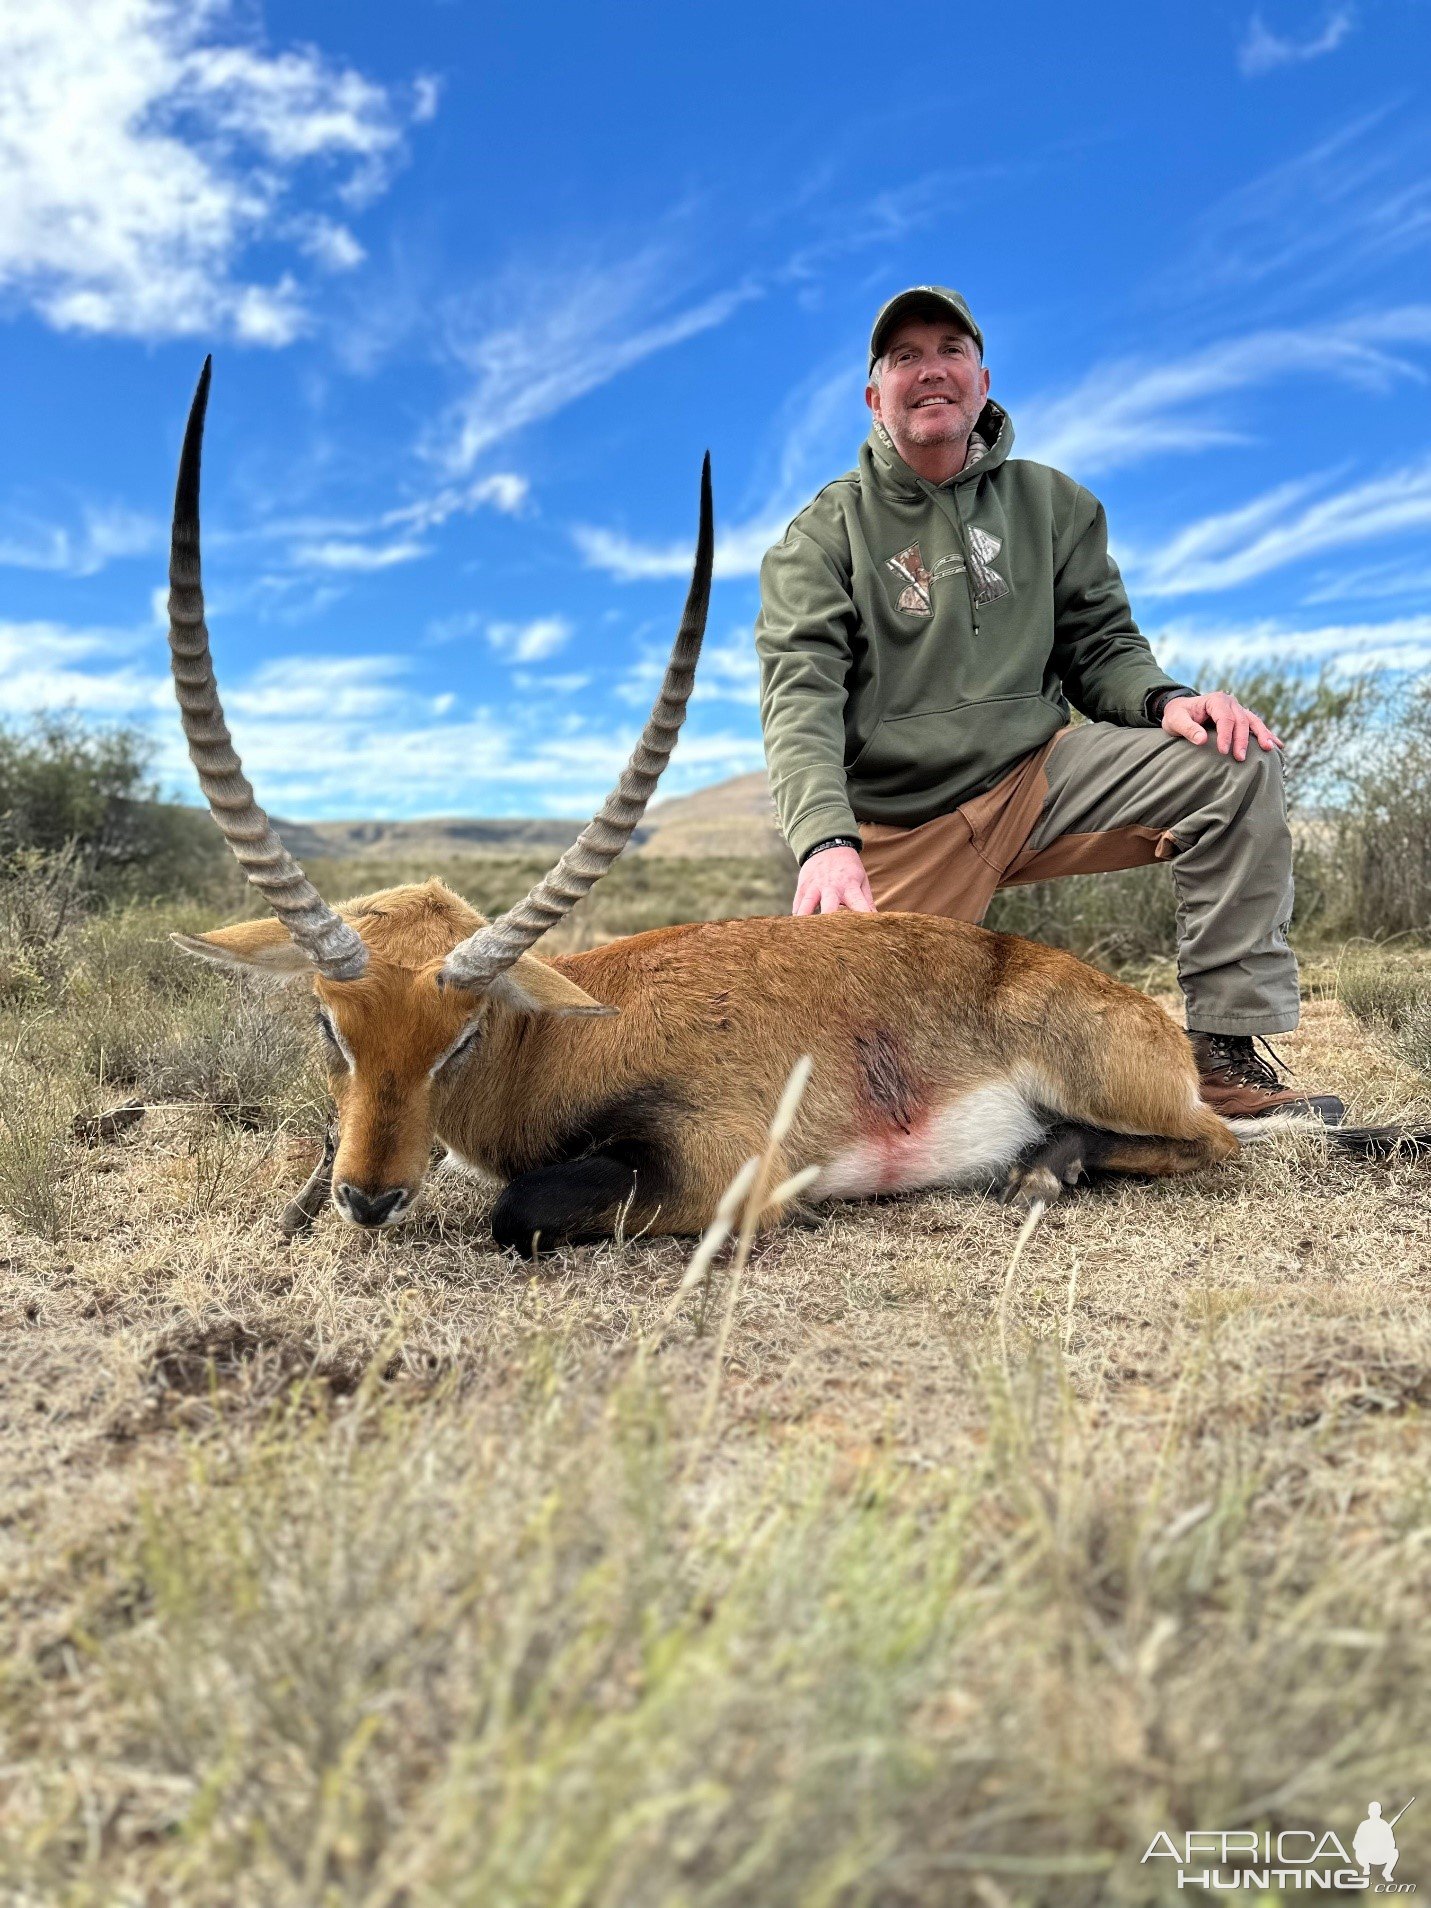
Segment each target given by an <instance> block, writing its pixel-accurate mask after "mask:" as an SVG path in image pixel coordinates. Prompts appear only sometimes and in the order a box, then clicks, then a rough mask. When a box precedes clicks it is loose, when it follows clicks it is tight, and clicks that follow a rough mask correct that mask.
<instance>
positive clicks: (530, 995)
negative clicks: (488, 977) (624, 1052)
mask: <svg viewBox="0 0 1431 1908" xmlns="http://www.w3.org/2000/svg"><path fill="white" fill-rule="evenodd" d="M487 991H488V993H489V995H490V996H491V998H492V999H493V1000H495V1001H498V1002H500V1004H501V1005H502V1006H503V1007H510V1008H513V1009H514V1010H515V1011H516V1012H517V1013H519V1014H568V1015H581V1016H584V1017H585V1018H586V1019H588V1020H592V1019H595V1018H597V1017H598V1016H602V1015H610V1014H617V1013H620V1011H621V1010H620V1008H619V1007H603V1006H602V1004H601V1002H600V1001H599V1000H593V999H592V998H591V995H590V994H588V993H584V992H583V990H582V989H581V988H580V987H578V986H577V984H576V982H575V981H569V980H568V979H567V977H566V975H565V974H559V973H558V972H557V970H556V969H555V968H554V967H548V966H547V964H546V962H545V961H539V960H538V959H537V957H536V955H535V954H519V955H518V956H517V959H516V961H515V962H514V963H513V965H512V966H511V967H509V968H508V969H507V971H506V973H505V974H499V975H498V976H497V978H496V980H494V981H493V983H492V985H491V986H490V987H489V988H488V990H487Z"/></svg>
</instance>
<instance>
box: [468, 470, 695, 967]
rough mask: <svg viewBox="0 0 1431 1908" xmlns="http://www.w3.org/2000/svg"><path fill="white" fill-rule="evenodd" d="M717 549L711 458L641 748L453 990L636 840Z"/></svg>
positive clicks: (479, 939)
mask: <svg viewBox="0 0 1431 1908" xmlns="http://www.w3.org/2000/svg"><path fill="white" fill-rule="evenodd" d="M714 546H715V533H714V530H713V528H712V520H711V460H710V453H709V452H707V454H706V459H705V462H704V463H703V464H702V466H701V521H700V532H699V535H698V536H697V539H696V563H695V569H694V571H693V573H692V576H691V587H690V592H689V594H688V595H687V597H686V607H685V610H684V611H683V613H682V615H681V626H680V628H679V629H678V630H677V632H676V640H675V643H674V645H673V646H672V649H671V659H670V661H669V662H668V663H667V664H666V674H665V679H664V680H663V682H662V684H661V693H660V695H659V696H657V698H656V704H655V707H654V708H653V709H652V711H651V714H650V717H649V718H648V720H647V723H646V727H645V728H644V729H643V730H642V732H641V740H640V741H639V742H638V743H637V744H636V747H635V748H634V749H633V750H632V752H631V759H630V760H629V761H628V762H627V764H626V767H625V768H624V769H623V770H622V773H621V779H620V781H619V782H618V783H617V784H616V786H615V788H614V789H612V791H611V793H610V794H609V795H608V796H607V798H606V800H605V801H604V802H603V803H602V805H601V807H600V809H599V810H598V812H597V813H596V815H595V816H594V817H593V818H592V820H591V821H589V822H588V823H587V825H586V827H585V828H583V829H582V831H581V833H580V834H579V835H578V836H577V838H576V842H575V844H574V845H573V846H572V847H570V848H568V849H567V851H566V853H565V854H564V855H563V856H562V858H561V860H560V861H559V862H558V863H557V864H556V866H555V867H554V868H553V869H552V871H551V873H550V874H548V875H546V876H544V877H543V879H542V880H541V881H539V882H538V883H537V885H536V887H534V888H533V889H532V890H531V892H530V893H529V894H528V895H527V897H526V899H525V900H523V901H519V902H518V903H517V905H516V907H514V908H511V909H509V910H508V912H507V913H506V914H504V915H502V916H500V918H499V919H497V920H495V921H493V922H491V923H490V924H489V925H488V926H486V927H483V928H479V929H478V930H477V932H476V933H475V934H473V935H471V936H469V938H468V939H467V940H465V941H463V942H462V943H461V945H460V946H458V947H455V948H453V950H452V952H451V953H450V954H449V955H448V957H447V959H446V961H445V962H444V963H443V968H442V979H443V981H444V982H446V983H447V984H448V985H449V986H452V987H464V988H470V989H471V990H472V991H473V992H474V993H480V992H481V991H482V990H483V989H484V988H487V987H490V986H491V984H492V982H493V981H494V980H496V978H497V976H498V975H499V974H502V973H505V972H506V970H507V969H508V968H509V967H510V966H511V965H512V963H513V962H514V961H515V960H516V959H517V958H518V956H519V955H522V954H525V953H526V951H527V949H528V948H529V947H530V946H531V945H532V943H533V942H534V941H537V940H540V938H541V937H542V935H543V934H545V933H546V931H547V929H548V928H550V927H554V926H555V925H556V923H557V922H558V921H560V920H561V919H562V917H563V916H564V915H566V914H569V913H570V912H571V910H572V908H573V907H575V905H576V903H577V902H578V901H579V900H580V899H581V897H582V896H583V895H584V894H586V893H588V892H589V891H590V889H591V888H593V887H594V886H595V885H596V883H597V882H598V881H599V880H600V879H601V877H602V875H604V874H605V873H606V870H607V869H608V868H609V867H610V866H611V864H612V862H613V861H615V859H616V857H617V856H618V855H619V854H620V853H621V850H622V849H623V848H624V847H625V846H626V844H627V842H628V841H629V840H630V839H631V835H632V831H633V830H634V829H635V827H636V824H637V822H639V821H640V819H641V817H642V815H643V814H644V812H645V809H646V804H647V802H648V801H649V800H650V799H651V792H652V790H653V789H654V788H655V786H656V784H657V782H658V781H659V780H660V779H661V771H662V769H663V768H665V766H666V764H667V762H669V761H670V759H671V751H672V749H674V748H675V746H676V734H677V731H678V730H679V729H680V726H681V723H682V722H683V721H684V720H685V714H686V702H687V700H688V699H689V697H690V693H691V684H692V682H693V681H694V679H695V673H696V658H697V657H698V656H699V655H700V653H701V637H702V636H703V635H704V633H705V627H706V610H707V608H708V607H709V605H710V594H711V559H712V554H713V550H714Z"/></svg>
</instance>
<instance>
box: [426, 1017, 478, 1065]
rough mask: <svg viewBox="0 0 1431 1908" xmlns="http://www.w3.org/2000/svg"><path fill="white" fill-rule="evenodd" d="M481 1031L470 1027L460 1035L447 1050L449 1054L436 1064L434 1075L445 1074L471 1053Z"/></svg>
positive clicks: (445, 1054) (444, 1055)
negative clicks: (465, 1055) (449, 1068)
mask: <svg viewBox="0 0 1431 1908" xmlns="http://www.w3.org/2000/svg"><path fill="white" fill-rule="evenodd" d="M481 1031H482V1030H481V1028H480V1027H469V1028H468V1029H467V1031H466V1033H464V1034H459V1036H458V1037H457V1039H456V1040H455V1041H454V1042H453V1044H452V1045H451V1046H450V1047H449V1048H448V1049H447V1052H446V1053H444V1054H443V1055H442V1056H441V1058H440V1059H439V1060H438V1061H437V1062H436V1064H435V1065H434V1067H433V1069H432V1071H433V1072H434V1073H445V1072H446V1070H447V1069H448V1067H450V1066H453V1065H455V1064H456V1062H457V1061H459V1060H460V1059H461V1058H462V1056H463V1055H464V1054H466V1053H470V1052H471V1051H472V1048H473V1046H474V1045H475V1044H476V1040H477V1036H478V1034H479V1033H480V1032H481Z"/></svg>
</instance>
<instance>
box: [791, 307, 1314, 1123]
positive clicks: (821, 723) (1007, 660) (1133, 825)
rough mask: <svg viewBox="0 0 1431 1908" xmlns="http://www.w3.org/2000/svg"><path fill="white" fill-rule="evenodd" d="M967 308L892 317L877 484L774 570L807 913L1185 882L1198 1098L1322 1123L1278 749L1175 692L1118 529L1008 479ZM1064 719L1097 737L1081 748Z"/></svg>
mask: <svg viewBox="0 0 1431 1908" xmlns="http://www.w3.org/2000/svg"><path fill="white" fill-rule="evenodd" d="M983 359H984V338H983V334H982V332H981V331H980V329H979V327H978V325H977V324H976V323H975V322H974V319H973V316H972V315H971V313H970V311H969V307H968V305H967V304H966V303H965V301H964V299H963V298H962V297H961V296H960V294H959V293H958V292H955V291H950V290H948V289H947V288H946V287H944V286H940V285H920V286H915V287H913V288H912V289H911V290H909V291H904V292H901V293H899V295H898V296H897V297H895V298H892V299H891V300H890V301H889V303H888V304H886V305H885V306H884V308H883V309H882V310H881V311H880V313H879V315H878V317H877V318H876V319H875V323H874V329H873V332H872V333H871V337H870V358H869V383H868V386H867V389H866V392H865V399H866V402H867V403H868V405H869V407H870V410H871V411H872V412H873V414H874V418H873V426H872V429H871V431H870V435H869V437H868V439H867V440H866V442H865V444H864V446H863V448H862V449H861V451H860V458H859V465H858V467H857V468H856V469H855V470H853V471H851V472H849V473H848V474H847V475H846V476H844V477H840V478H837V479H836V480H835V482H834V483H832V484H828V485H826V487H825V488H824V489H823V490H822V491H821V492H820V493H819V495H818V496H817V497H816V498H815V499H814V501H813V502H812V503H810V504H809V505H808V506H807V507H806V508H805V509H804V510H803V511H801V513H800V515H799V516H798V517H796V519H795V520H794V522H793V523H792V524H791V525H790V528H789V529H788V530H787V531H786V533H785V536H784V538H783V540H782V541H781V542H780V543H778V544H777V545H776V546H775V548H774V549H773V550H771V551H770V552H769V553H768V554H767V556H766V558H765V561H764V563H763V565H762V566H761V572H760V588H761V611H760V618H759V621H758V622H757V625H756V637H755V640H756V648H757V650H758V652H759V656H760V664H761V721H762V724H763V727H764V732H765V749H766V757H767V760H768V762H769V765H770V785H771V792H772V794H773V795H774V798H775V804H776V808H777V811H778V813H779V816H780V822H781V826H782V828H783V829H784V832H785V837H786V839H787V841H788V842H789V843H790V846H791V848H792V850H793V851H794V853H795V855H796V858H797V859H798V861H799V863H800V875H799V885H798V887H797V889H796V895H795V912H796V913H797V914H814V913H818V912H829V911H831V910H833V909H836V908H852V909H855V910H857V911H872V910H874V909H875V908H876V907H878V908H900V909H908V910H911V911H915V912H920V913H928V914H945V915H950V916H952V917H954V918H955V919H959V920H967V921H980V920H982V919H983V917H984V913H985V911H986V909H987V908H988V905H989V902H990V901H991V899H992V898H993V895H994V892H995V890H996V889H998V888H1000V887H1003V886H1006V885H1008V884H1011V883H1016V882H1027V881H1044V880H1048V879H1049V878H1050V877H1052V876H1055V875H1060V874H1073V873H1077V872H1087V871H1091V870H1095V869H1113V868H1132V867H1137V866H1139V865H1142V864H1144V863H1147V862H1152V861H1169V862H1170V863H1171V866H1172V873H1173V880H1174V882H1175V884H1176V886H1177V891H1178V973H1179V979H1180V981H1181V985H1182V990H1183V994H1184V997H1185V1000H1186V1005H1187V1015H1188V1022H1187V1024H1188V1031H1189V1035H1190V1037H1191V1039H1192V1041H1193V1045H1194V1049H1195V1051H1196V1053H1197V1057H1198V1065H1199V1071H1200V1073H1201V1075H1202V1081H1203V1095H1204V1098H1205V1099H1206V1100H1207V1102H1208V1104H1209V1105H1211V1106H1213V1107H1215V1108H1216V1109H1217V1111H1219V1112H1221V1113H1224V1114H1226V1115H1227V1116H1229V1117H1233V1116H1237V1115H1241V1116H1246V1115H1248V1114H1254V1115H1255V1114H1259V1113H1267V1112H1273V1111H1282V1110H1287V1109H1289V1108H1294V1109H1300V1110H1305V1109H1307V1108H1311V1109H1314V1110H1315V1111H1316V1112H1318V1113H1320V1114H1321V1116H1322V1117H1323V1118H1325V1119H1329V1120H1337V1119H1340V1117H1341V1113H1342V1108H1341V1103H1340V1102H1339V1101H1337V1100H1334V1099H1332V1098H1331V1097H1330V1096H1323V1097H1318V1098H1313V1099H1308V1098H1306V1097H1305V1096H1303V1095H1301V1094H1298V1093H1295V1092H1293V1091H1291V1090H1290V1089H1288V1088H1285V1087H1283V1086H1282V1084H1281V1083H1280V1081H1279V1080H1278V1077H1277V1075H1276V1073H1275V1072H1274V1071H1273V1069H1272V1067H1271V1066H1270V1065H1269V1064H1268V1063H1267V1061H1266V1060H1265V1059H1264V1058H1263V1057H1262V1055H1261V1054H1260V1053H1259V1052H1258V1050H1257V1048H1256V1046H1255V1045H1254V1041H1255V1039H1256V1037H1257V1036H1259V1035H1260V1036H1265V1035H1268V1034H1276V1033H1285V1032H1288V1031H1289V1030H1290V1029H1292V1028H1293V1027H1295V1026H1296V1025H1297V1017H1298V996H1297V965H1296V961H1295V958H1294V957H1293V954H1292V952H1291V949H1290V948H1289V947H1288V945H1287V928H1288V923H1289V921H1290V919H1291V913H1292V848H1291V838H1290V835H1289V833H1288V828H1287V814H1286V798H1285V792H1284V788H1283V781H1282V763H1281V755H1280V749H1281V744H1280V743H1279V741H1278V739H1277V737H1276V736H1274V735H1273V734H1272V732H1271V731H1270V730H1269V729H1268V727H1267V725H1266V724H1265V723H1264V722H1262V721H1261V720H1260V718H1259V717H1257V716H1256V715H1254V714H1253V713H1252V712H1251V711H1250V710H1248V709H1244V708H1243V707H1242V705H1241V704H1240V703H1239V702H1237V701H1236V700H1235V698H1233V697H1232V696H1230V695H1226V694H1223V693H1221V692H1218V693H1214V694H1212V695H1204V694H1202V693H1201V692H1200V691H1198V690H1196V689H1192V688H1189V687H1188V686H1187V685H1186V684H1182V683H1177V682H1174V681H1173V679H1172V678H1171V677H1170V676H1168V675H1166V674H1164V672H1163V671H1162V670H1161V669H1159V667H1158V665H1157V663H1156V662H1155V661H1154V660H1153V656H1152V652H1151V651H1150V649H1149V647H1148V644H1147V642H1146V641H1145V639H1144V638H1143V636H1142V635H1141V634H1140V633H1139V630H1138V627H1137V625H1136V623H1135V622H1134V621H1133V617H1132V613H1131V611H1130V609H1129V607H1128V599H1127V596H1126V594H1125V592H1124V589H1123V583H1122V579H1121V577H1120V576H1119V574H1118V569H1117V566H1116V564H1114V562H1113V561H1112V559H1111V558H1110V557H1109V555H1108V539H1107V526H1106V523H1105V520H1104V515H1103V509H1102V506H1101V505H1100V504H1099V503H1098V501H1097V499H1096V498H1094V497H1092V496H1091V495H1090V494H1089V493H1088V491H1086V490H1084V489H1082V488H1081V487H1080V486H1079V485H1078V484H1076V483H1074V482H1073V481H1072V479H1071V478H1069V477H1066V476H1064V475H1063V474H1062V472H1060V471H1056V470H1051V469H1049V468H1048V467H1047V466H1045V465H1042V464H1034V463H1029V462H1027V461H1025V460H1023V459H1013V458H1011V457H1010V456H1009V451H1010V448H1011V446H1012V443H1013V435H1014V432H1013V425H1012V423H1011V422H1010V420H1009V417H1008V414H1007V412H1005V411H1004V410H1003V409H1002V408H1001V407H1000V406H999V405H998V404H995V403H993V402H991V401H990V399H989V373H988V371H987V369H986V368H985V366H984V361H983ZM1070 702H1072V703H1073V704H1074V705H1075V706H1076V707H1077V708H1078V709H1079V710H1080V711H1081V712H1082V713H1083V714H1084V715H1085V716H1087V717H1088V718H1089V720H1088V721H1087V722H1086V723H1085V724H1082V725H1079V726H1077V727H1070V726H1068V722H1069V703H1070Z"/></svg>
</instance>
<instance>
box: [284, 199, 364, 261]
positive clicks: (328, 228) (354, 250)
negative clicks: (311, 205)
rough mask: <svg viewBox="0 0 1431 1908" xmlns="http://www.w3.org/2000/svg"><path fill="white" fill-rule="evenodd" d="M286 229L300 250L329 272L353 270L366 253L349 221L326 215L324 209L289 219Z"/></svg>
mask: <svg viewBox="0 0 1431 1908" xmlns="http://www.w3.org/2000/svg"><path fill="white" fill-rule="evenodd" d="M285 229H286V231H287V232H288V233H289V234H290V235H291V236H292V238H293V242H294V243H295V245H297V247H298V249H299V251H300V252H303V253H304V254H305V255H306V256H307V257H308V258H311V259H313V260H314V261H315V263H317V264H319V265H321V266H322V267H323V269H324V270H325V271H329V272H350V271H352V269H353V268H354V266H355V265H361V264H362V262H363V260H364V259H365V258H366V257H367V253H366V252H365V251H364V250H363V248H362V246H361V245H360V244H359V243H358V241H357V239H356V238H355V237H354V236H353V234H352V232H351V231H350V230H349V229H348V227H347V226H346V225H340V224H339V223H338V221H337V220H336V219H327V218H324V217H323V216H322V214H321V213H316V212H315V213H309V214H306V215H303V216H300V217H298V218H294V219H290V220H289V221H288V223H287V226H286V228H285Z"/></svg>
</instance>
